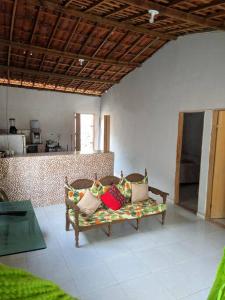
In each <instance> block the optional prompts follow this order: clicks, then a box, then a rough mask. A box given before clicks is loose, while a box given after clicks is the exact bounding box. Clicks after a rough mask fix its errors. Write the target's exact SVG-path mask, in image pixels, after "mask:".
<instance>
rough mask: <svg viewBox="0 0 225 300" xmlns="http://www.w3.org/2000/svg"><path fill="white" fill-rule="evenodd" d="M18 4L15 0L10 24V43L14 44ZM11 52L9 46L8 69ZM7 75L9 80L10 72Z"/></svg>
mask: <svg viewBox="0 0 225 300" xmlns="http://www.w3.org/2000/svg"><path fill="white" fill-rule="evenodd" d="M17 3H18V0H15V1H14V4H13V11H12V18H11V24H10V33H9V40H10V42H12V40H13V31H14V23H15V16H16V8H17ZM11 50H12V47H11V46H9V48H8V59H7V65H8V67H9V66H10V58H11ZM7 75H8V80H9V79H10V73H9V70H8V74H7Z"/></svg>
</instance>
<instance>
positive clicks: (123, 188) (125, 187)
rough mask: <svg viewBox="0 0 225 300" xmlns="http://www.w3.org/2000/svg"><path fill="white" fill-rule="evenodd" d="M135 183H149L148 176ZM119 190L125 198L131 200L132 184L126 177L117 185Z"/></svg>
mask: <svg viewBox="0 0 225 300" xmlns="http://www.w3.org/2000/svg"><path fill="white" fill-rule="evenodd" d="M134 183H140V184H141V183H148V176H145V177H144V178H143V179H142V180H141V181H138V182H134ZM117 188H118V189H119V191H120V192H121V194H123V195H124V197H125V198H127V199H131V195H132V188H131V182H130V181H128V180H127V179H126V178H125V177H123V178H121V181H120V182H119V183H118V184H117Z"/></svg>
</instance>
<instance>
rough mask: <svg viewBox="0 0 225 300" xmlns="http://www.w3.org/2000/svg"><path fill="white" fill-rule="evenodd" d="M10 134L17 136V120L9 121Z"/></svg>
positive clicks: (11, 119)
mask: <svg viewBox="0 0 225 300" xmlns="http://www.w3.org/2000/svg"><path fill="white" fill-rule="evenodd" d="M9 133H10V134H17V129H16V120H15V119H14V118H10V119H9Z"/></svg>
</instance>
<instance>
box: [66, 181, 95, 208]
mask: <svg viewBox="0 0 225 300" xmlns="http://www.w3.org/2000/svg"><path fill="white" fill-rule="evenodd" d="M66 187H67V189H68V198H69V199H70V200H72V201H73V202H74V203H75V204H77V203H78V202H79V201H80V200H81V198H82V197H83V196H84V194H85V192H86V191H87V190H88V189H74V188H73V187H72V186H71V185H67V186H66ZM89 190H90V191H91V193H92V194H93V195H94V196H95V197H98V194H99V192H98V185H97V184H96V182H94V183H93V185H92V187H91V188H90V189H89Z"/></svg>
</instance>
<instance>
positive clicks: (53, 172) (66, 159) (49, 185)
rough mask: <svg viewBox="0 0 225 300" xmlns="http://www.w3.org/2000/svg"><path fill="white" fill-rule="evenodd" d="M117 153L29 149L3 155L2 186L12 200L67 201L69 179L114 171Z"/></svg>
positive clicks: (40, 203) (0, 165)
mask: <svg viewBox="0 0 225 300" xmlns="http://www.w3.org/2000/svg"><path fill="white" fill-rule="evenodd" d="M113 169H114V154H113V153H112V152H109V153H104V152H102V151H96V152H93V153H81V152H46V153H29V154H25V155H18V156H13V157H7V158H0V188H2V189H3V190H4V191H5V192H6V194H7V195H8V197H9V199H10V200H29V199H30V200H31V201H32V203H33V205H34V206H35V207H37V206H45V205H51V204H58V203H63V201H64V182H65V176H67V177H68V180H69V182H71V181H74V180H76V179H79V178H90V179H94V174H95V173H97V175H98V178H100V177H103V176H106V175H112V174H113Z"/></svg>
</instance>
